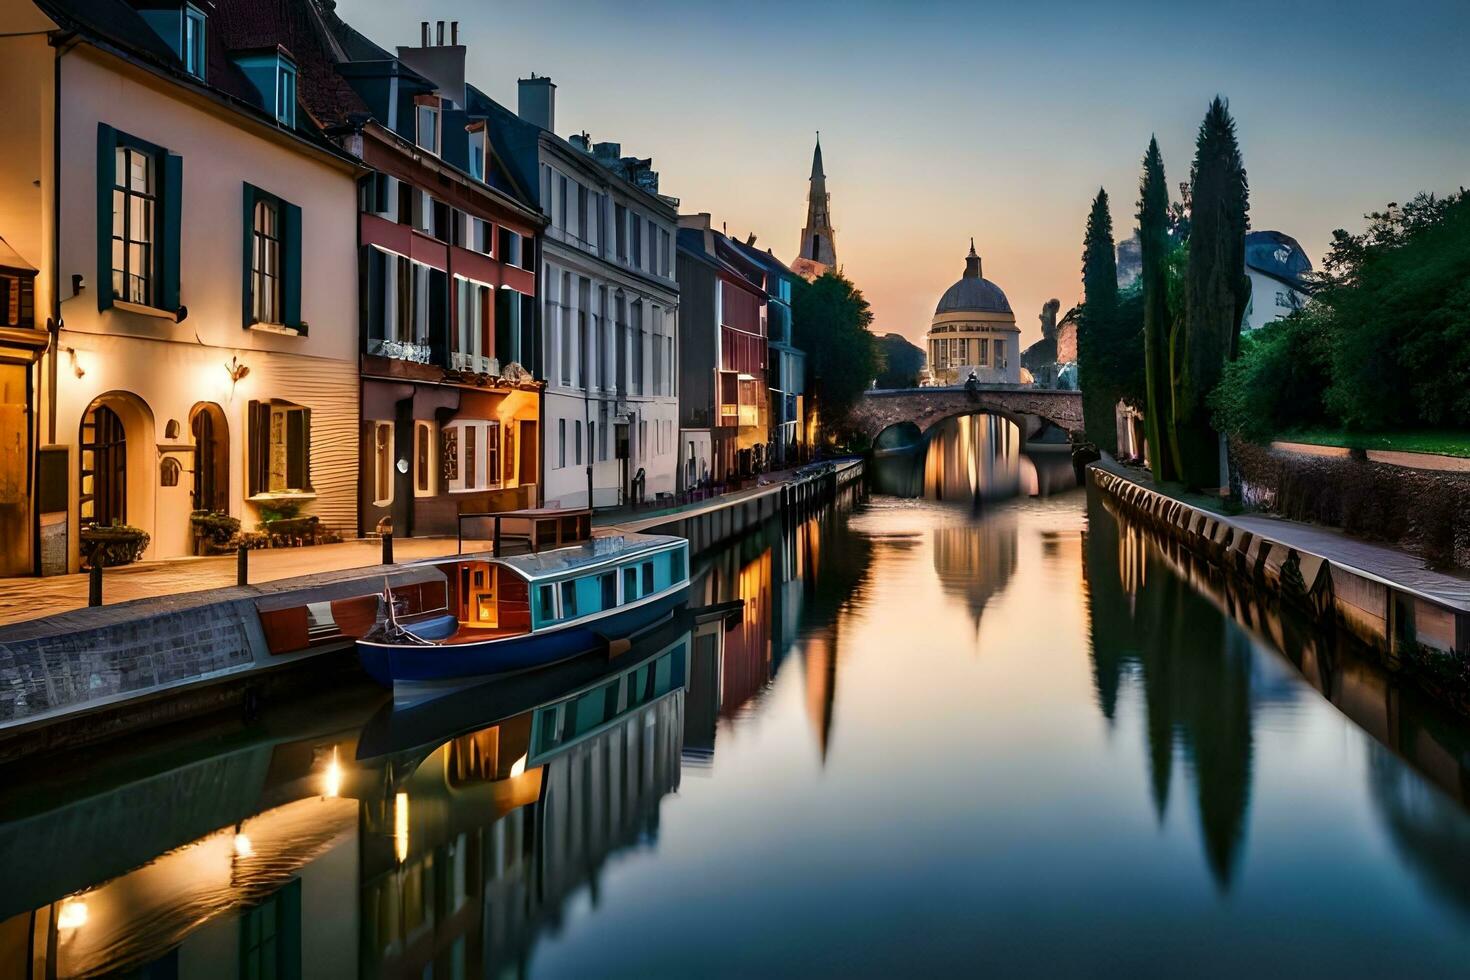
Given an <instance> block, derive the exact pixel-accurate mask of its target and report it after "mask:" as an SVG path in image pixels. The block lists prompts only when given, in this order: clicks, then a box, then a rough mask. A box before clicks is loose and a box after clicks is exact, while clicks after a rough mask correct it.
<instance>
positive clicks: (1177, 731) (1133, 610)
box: [1084, 491, 1253, 890]
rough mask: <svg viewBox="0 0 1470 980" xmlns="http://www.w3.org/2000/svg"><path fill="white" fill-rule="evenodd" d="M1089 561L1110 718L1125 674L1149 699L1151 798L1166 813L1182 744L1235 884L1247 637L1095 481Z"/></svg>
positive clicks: (1220, 862)
mask: <svg viewBox="0 0 1470 980" xmlns="http://www.w3.org/2000/svg"><path fill="white" fill-rule="evenodd" d="M1087 514H1088V528H1089V530H1088V534H1087V540H1086V546H1085V559H1084V561H1085V568H1086V582H1087V594H1088V603H1087V605H1088V622H1089V634H1090V639H1091V648H1092V658H1093V675H1094V680H1095V684H1096V687H1097V696H1098V705H1099V708H1100V709H1101V710H1102V712H1103V715H1104V716H1105V717H1107V718H1108V719H1109V720H1112V719H1113V718H1114V717H1115V714H1116V712H1117V710H1118V704H1119V697H1120V691H1121V688H1122V684H1123V681H1124V680H1125V679H1133V680H1134V681H1135V682H1136V684H1137V687H1138V689H1139V690H1140V693H1141V695H1142V699H1143V710H1144V718H1143V719H1142V720H1143V722H1144V728H1145V731H1146V732H1147V740H1148V746H1147V752H1148V759H1149V770H1150V786H1151V793H1152V799H1153V805H1154V807H1155V810H1156V812H1157V813H1158V816H1159V819H1160V821H1162V820H1163V819H1164V817H1165V815H1166V812H1167V807H1168V801H1169V795H1170V790H1171V783H1172V779H1173V768H1174V761H1175V757H1176V752H1177V754H1178V755H1179V756H1180V757H1181V758H1182V759H1183V761H1184V763H1185V765H1186V766H1187V767H1188V770H1189V773H1190V775H1191V777H1192V781H1193V783H1194V788H1195V794H1196V800H1197V805H1198V813H1199V821H1200V831H1201V836H1202V839H1203V840H1202V843H1203V845H1204V850H1205V859H1206V861H1207V863H1208V864H1209V867H1210V871H1211V874H1212V875H1213V876H1214V878H1215V881H1216V883H1217V884H1218V885H1219V887H1220V888H1221V889H1222V890H1225V889H1228V888H1229V887H1230V884H1231V881H1232V879H1233V877H1234V874H1235V870H1236V867H1237V864H1238V862H1239V859H1240V852H1241V848H1242V846H1243V844H1244V840H1245V827H1246V819H1247V815H1248V812H1249V808H1250V791H1251V777H1252V757H1253V734H1252V675H1251V659H1250V658H1251V649H1250V642H1249V639H1248V638H1247V637H1246V636H1245V635H1244V634H1243V633H1241V631H1240V630H1239V629H1237V628H1236V627H1235V626H1234V624H1233V623H1231V622H1230V621H1228V620H1227V619H1226V618H1225V617H1224V616H1223V615H1222V614H1221V613H1220V611H1219V610H1217V609H1215V608H1214V607H1213V606H1212V605H1210V603H1209V602H1208V600H1206V599H1205V598H1204V597H1203V596H1201V595H1200V594H1199V593H1198V592H1197V591H1195V590H1194V589H1193V588H1192V587H1191V586H1190V585H1189V583H1188V582H1186V581H1184V580H1183V579H1182V578H1181V577H1180V576H1178V575H1176V574H1172V573H1171V572H1170V570H1169V569H1167V568H1166V567H1164V566H1163V563H1162V556H1161V555H1159V554H1158V552H1157V550H1156V548H1155V547H1154V546H1153V544H1152V543H1151V541H1150V540H1149V539H1147V538H1144V537H1142V536H1141V533H1140V532H1139V531H1138V530H1137V529H1136V528H1132V527H1129V526H1128V525H1127V523H1126V522H1121V521H1118V520H1117V519H1115V518H1114V516H1113V515H1112V514H1110V513H1109V512H1108V510H1107V509H1106V508H1105V507H1104V506H1103V503H1102V499H1101V497H1100V495H1098V494H1097V493H1095V492H1091V491H1089V493H1088V505H1087Z"/></svg>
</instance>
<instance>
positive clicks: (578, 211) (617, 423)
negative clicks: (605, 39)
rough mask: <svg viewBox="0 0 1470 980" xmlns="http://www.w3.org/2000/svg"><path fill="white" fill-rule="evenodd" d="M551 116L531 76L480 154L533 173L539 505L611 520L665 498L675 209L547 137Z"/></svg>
mask: <svg viewBox="0 0 1470 980" xmlns="http://www.w3.org/2000/svg"><path fill="white" fill-rule="evenodd" d="M554 104H555V86H554V85H553V84H552V83H551V81H550V79H547V78H538V77H535V76H533V77H532V78H530V79H523V80H522V81H521V91H520V111H519V113H518V114H517V115H516V116H509V114H508V113H507V112H506V110H504V109H503V108H502V107H499V106H496V107H495V108H496V109H500V113H499V114H498V116H497V115H492V117H491V118H492V121H493V122H492V141H493V142H495V144H496V145H497V146H499V147H502V148H503V150H504V152H507V153H508V154H510V155H511V157H512V168H513V169H517V170H519V171H520V172H522V173H525V174H526V177H527V178H528V180H529V179H530V178H531V175H532V173H534V185H533V186H534V194H535V196H536V199H537V200H538V202H539V205H540V207H541V211H542V213H543V214H544V215H545V216H546V218H547V219H548V221H549V222H550V224H549V227H548V228H547V229H546V231H545V234H544V238H543V247H542V267H541V270H540V272H541V282H540V292H541V298H542V303H541V330H542V342H543V348H542V349H543V351H544V352H545V356H544V360H543V372H544V375H545V380H546V391H545V396H544V397H545V401H544V403H543V407H542V419H543V427H544V429H543V431H544V433H545V436H544V443H543V446H544V451H545V456H544V470H543V477H544V486H545V490H544V498H543V501H544V504H545V505H546V506H548V507H557V506H560V507H585V506H589V505H590V506H593V507H614V506H618V505H620V504H625V503H628V502H630V501H635V500H647V499H653V498H654V497H655V496H656V495H657V494H660V493H672V492H674V490H675V482H676V476H677V473H676V471H677V461H678V458H679V453H678V441H679V438H678V437H679V433H678V377H677V374H678V371H677V366H678V363H679V361H678V358H679V350H678V346H679V345H678V337H679V333H678V318H679V287H678V283H677V282H676V281H675V278H674V234H675V228H676V225H677V221H678V212H677V202H676V201H673V200H672V199H669V198H666V197H663V196H662V195H660V194H659V193H658V190H657V188H658V176H657V174H656V173H654V172H653V171H652V170H650V169H649V163H650V161H648V160H633V159H631V158H623V157H621V155H620V151H621V148H620V147H619V146H618V145H617V144H613V143H599V144H597V145H596V146H593V145H591V144H590V142H589V140H588V139H587V137H586V136H585V134H584V135H581V136H576V137H573V138H572V140H570V141H569V140H564V139H561V138H560V137H558V136H556V135H555V133H554V131H553V126H554V124H555V117H554ZM529 127H535V137H536V138H535V140H534V143H532V142H531V141H530V140H529V139H528V138H527V135H528V130H529ZM532 147H534V151H535V161H534V171H532V170H531V168H530V162H531V161H530V160H529V159H525V158H526V157H528V156H529V152H530V150H531V148H532ZM517 156H521V157H523V159H521V160H520V161H519V163H520V166H519V167H516V166H515V162H516V161H515V158H516V157H517ZM589 487H590V499H589Z"/></svg>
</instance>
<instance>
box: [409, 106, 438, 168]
mask: <svg viewBox="0 0 1470 980" xmlns="http://www.w3.org/2000/svg"><path fill="white" fill-rule="evenodd" d="M413 121H414V134H413V141H414V143H416V144H417V145H418V146H419V148H420V149H424V150H428V151H429V152H430V153H432V154H434V155H435V156H438V155H439V100H438V99H437V98H435V97H433V96H420V97H419V99H418V101H417V104H416V105H415V106H414V113H413Z"/></svg>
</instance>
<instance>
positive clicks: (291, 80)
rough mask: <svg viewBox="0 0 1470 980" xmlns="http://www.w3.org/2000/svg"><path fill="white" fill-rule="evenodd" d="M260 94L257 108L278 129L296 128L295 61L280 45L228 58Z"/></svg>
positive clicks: (239, 53) (241, 52)
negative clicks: (279, 125)
mask: <svg viewBox="0 0 1470 980" xmlns="http://www.w3.org/2000/svg"><path fill="white" fill-rule="evenodd" d="M230 57H231V58H232V59H233V60H234V62H235V64H236V65H238V66H239V67H240V70H241V71H242V72H244V73H245V77H246V78H248V79H250V84H252V85H254V86H255V90H256V91H257V92H259V93H260V107H261V108H262V109H264V110H265V111H266V112H268V113H270V114H271V116H272V117H273V118H274V119H275V120H276V122H278V123H280V124H281V125H282V126H286V127H288V128H291V129H294V128H296V61H295V60H294V59H293V58H292V57H291V53H290V52H289V51H287V50H286V49H285V48H283V47H281V46H280V45H276V46H275V47H274V48H263V49H256V50H253V51H237V52H235V53H233V54H231V55H230Z"/></svg>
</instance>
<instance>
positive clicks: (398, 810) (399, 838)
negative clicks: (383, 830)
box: [393, 793, 408, 864]
mask: <svg viewBox="0 0 1470 980" xmlns="http://www.w3.org/2000/svg"><path fill="white" fill-rule="evenodd" d="M393 853H394V854H395V855H397V857H398V863H399V864H402V863H403V862H404V861H406V860H408V794H407V793H399V794H398V795H397V796H395V797H393Z"/></svg>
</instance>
